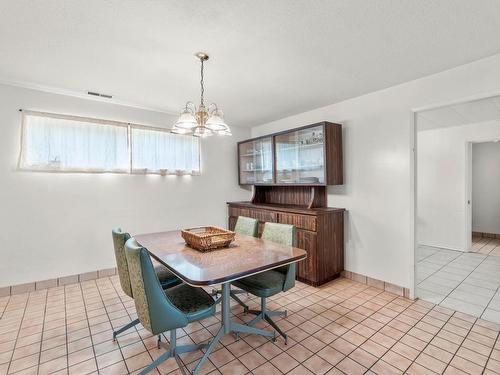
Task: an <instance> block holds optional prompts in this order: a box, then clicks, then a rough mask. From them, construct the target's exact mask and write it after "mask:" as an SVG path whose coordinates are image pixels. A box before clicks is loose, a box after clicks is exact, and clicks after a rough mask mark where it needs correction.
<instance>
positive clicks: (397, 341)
mask: <svg viewBox="0 0 500 375" xmlns="http://www.w3.org/2000/svg"><path fill="white" fill-rule="evenodd" d="M411 306H413V305H410V306H408V308H407V309H405V310H403V311H402V312H401V314H402V313H403V312H404V311H406V310H408V309H409V308H410V307H411ZM436 306H437V305H434V306H433V307H432V308H431V309H429V310H428V311H427V312H426V313H425V314H424V315H423V316H422V317H421V318H420V319H418V321H417V322H416V323H415V324H413V325H412V328H418V327H416V326H417V324H418V323H420V322H421V321H422V320H423V319H424V318H425V317H426V316H427V315H428V314H429V312H431V311H433V310H434V308H435V307H436ZM417 312H418V311H417ZM401 314H399V315H401ZM399 315H398V316H399ZM451 316H452V315H450V317H449V318H448V319H447V320H446V323H447V322H448V321H449V320H450V318H451ZM394 319H395V318H394ZM394 319H393V320H394ZM446 323H445V324H446ZM431 325H432V324H431ZM433 326H434V325H433ZM443 327H444V325H443ZM418 329H421V328H418ZM441 329H442V328H441ZM441 329H440V330H439V331H438V333H439V332H440V331H441ZM410 330H411V328H410V329H409V330H408V331H407V332H404V335H403V336H402V337H401V338H403V337H405V336H406V335H410V336H412V337H414V338H416V339H418V340H420V341H422V342H425V341H424V340H422V339H420V338H419V337H416V336H413V335H412V334H411V333H409V332H410ZM421 330H422V331H424V332H426V333H429V334H431V335H432V333H430V332H427V331H426V330H424V329H421ZM398 331H399V330H398ZM436 335H437V334H436ZM436 335H433V338H432V339H434V337H436ZM401 338H400V339H398V340H396V342H395V343H394V344H393V345H391V347H390V348H389V349H388V350H387V351H386V352H385V353H384V355H385V354H387V352H389V351H390V350H391V349H392V348H393V347H394V346H395V345H396V344H397V343H400V342H401ZM432 339H431V340H429V342H427V343H426V345H425V347H424V348H423V349H422V350H419V354H418V355H417V356H416V357H415V359H413V360H412V361H411V363H410V365H409V366H408V367H407V368H406V369H405V370H404V372H406V371H408V369H409V368H410V367H411V366H412V365H413V363H415V361H416V359H417V358H418V357H419V356H420V354H422V353H423V352H424V350H425V348H427V346H428V345H429V344H430V342H431V341H432ZM402 344H405V343H402ZM405 345H408V344H405ZM408 346H409V345H408ZM410 347H411V346H410ZM411 348H413V347H411ZM413 349H415V348H413ZM395 353H396V352H395ZM396 354H399V353H396ZM426 354H427V353H426ZM399 355H401V354H399ZM382 357H383V356H382ZM382 357H380V358H379V360H382V361H383V359H382ZM403 357H404V356H403ZM431 357H433V356H431ZM405 358H406V357H405ZM433 358H434V357H433ZM406 359H408V360H410V359H409V358H406ZM384 362H385V361H384ZM376 363H377V362H375V363H374V364H373V365H372V366H371V367H370V369H371V368H372V367H373V366H375V364H376ZM389 364H390V363H389ZM417 364H418V365H420V366H422V367H425V366H423V365H421V364H420V363H417ZM391 366H392V365H391ZM392 367H395V366H392ZM395 368H396V367H395ZM425 368H427V367H425ZM398 370H399V369H398ZM428 370H431V369H428ZM431 371H433V370H431Z"/></svg>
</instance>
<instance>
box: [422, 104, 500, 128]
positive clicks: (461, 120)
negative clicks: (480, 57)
mask: <svg viewBox="0 0 500 375" xmlns="http://www.w3.org/2000/svg"><path fill="white" fill-rule="evenodd" d="M493 120H500V96H494V97H491V98H486V99H480V100H473V101H469V102H465V103H460V104H454V105H447V106H443V107H439V108H435V109H432V110H428V111H423V112H419V113H418V115H417V129H418V131H423V130H430V129H437V128H446V127H450V126H461V125H468V124H474V123H479V122H486V121H493Z"/></svg>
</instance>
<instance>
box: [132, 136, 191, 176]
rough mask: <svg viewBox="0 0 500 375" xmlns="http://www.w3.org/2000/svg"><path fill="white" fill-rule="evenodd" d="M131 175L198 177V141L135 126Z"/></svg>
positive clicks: (188, 137)
mask: <svg viewBox="0 0 500 375" xmlns="http://www.w3.org/2000/svg"><path fill="white" fill-rule="evenodd" d="M131 137H132V142H131V144H132V172H136V173H137V172H141V173H159V174H199V173H200V144H199V138H196V137H192V136H185V135H178V134H172V133H169V132H168V131H165V130H160V129H152V128H147V127H139V126H132V127H131Z"/></svg>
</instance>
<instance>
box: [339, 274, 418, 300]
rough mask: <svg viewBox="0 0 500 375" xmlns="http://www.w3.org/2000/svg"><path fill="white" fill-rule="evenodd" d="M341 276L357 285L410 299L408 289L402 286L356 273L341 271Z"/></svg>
mask: <svg viewBox="0 0 500 375" xmlns="http://www.w3.org/2000/svg"><path fill="white" fill-rule="evenodd" d="M341 275H342V276H343V277H345V278H346V279H349V280H352V281H357V282H358V283H362V284H366V285H369V286H372V287H374V288H377V289H381V290H384V291H386V292H389V293H393V294H397V295H398V296H401V297H405V298H410V289H409V288H404V287H402V286H399V285H396V284H392V283H388V282H386V281H382V280H378V279H374V278H373V277H369V276H365V275H361V274H359V273H356V272H351V271H342V272H341Z"/></svg>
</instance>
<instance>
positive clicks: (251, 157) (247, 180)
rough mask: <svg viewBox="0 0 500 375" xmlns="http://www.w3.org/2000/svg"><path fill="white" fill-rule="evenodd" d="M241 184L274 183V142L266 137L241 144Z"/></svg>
mask: <svg viewBox="0 0 500 375" xmlns="http://www.w3.org/2000/svg"><path fill="white" fill-rule="evenodd" d="M239 159H240V160H239V163H240V184H250V185H254V184H271V183H273V141H272V137H264V138H259V139H255V140H253V141H248V142H244V143H240V145H239Z"/></svg>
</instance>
